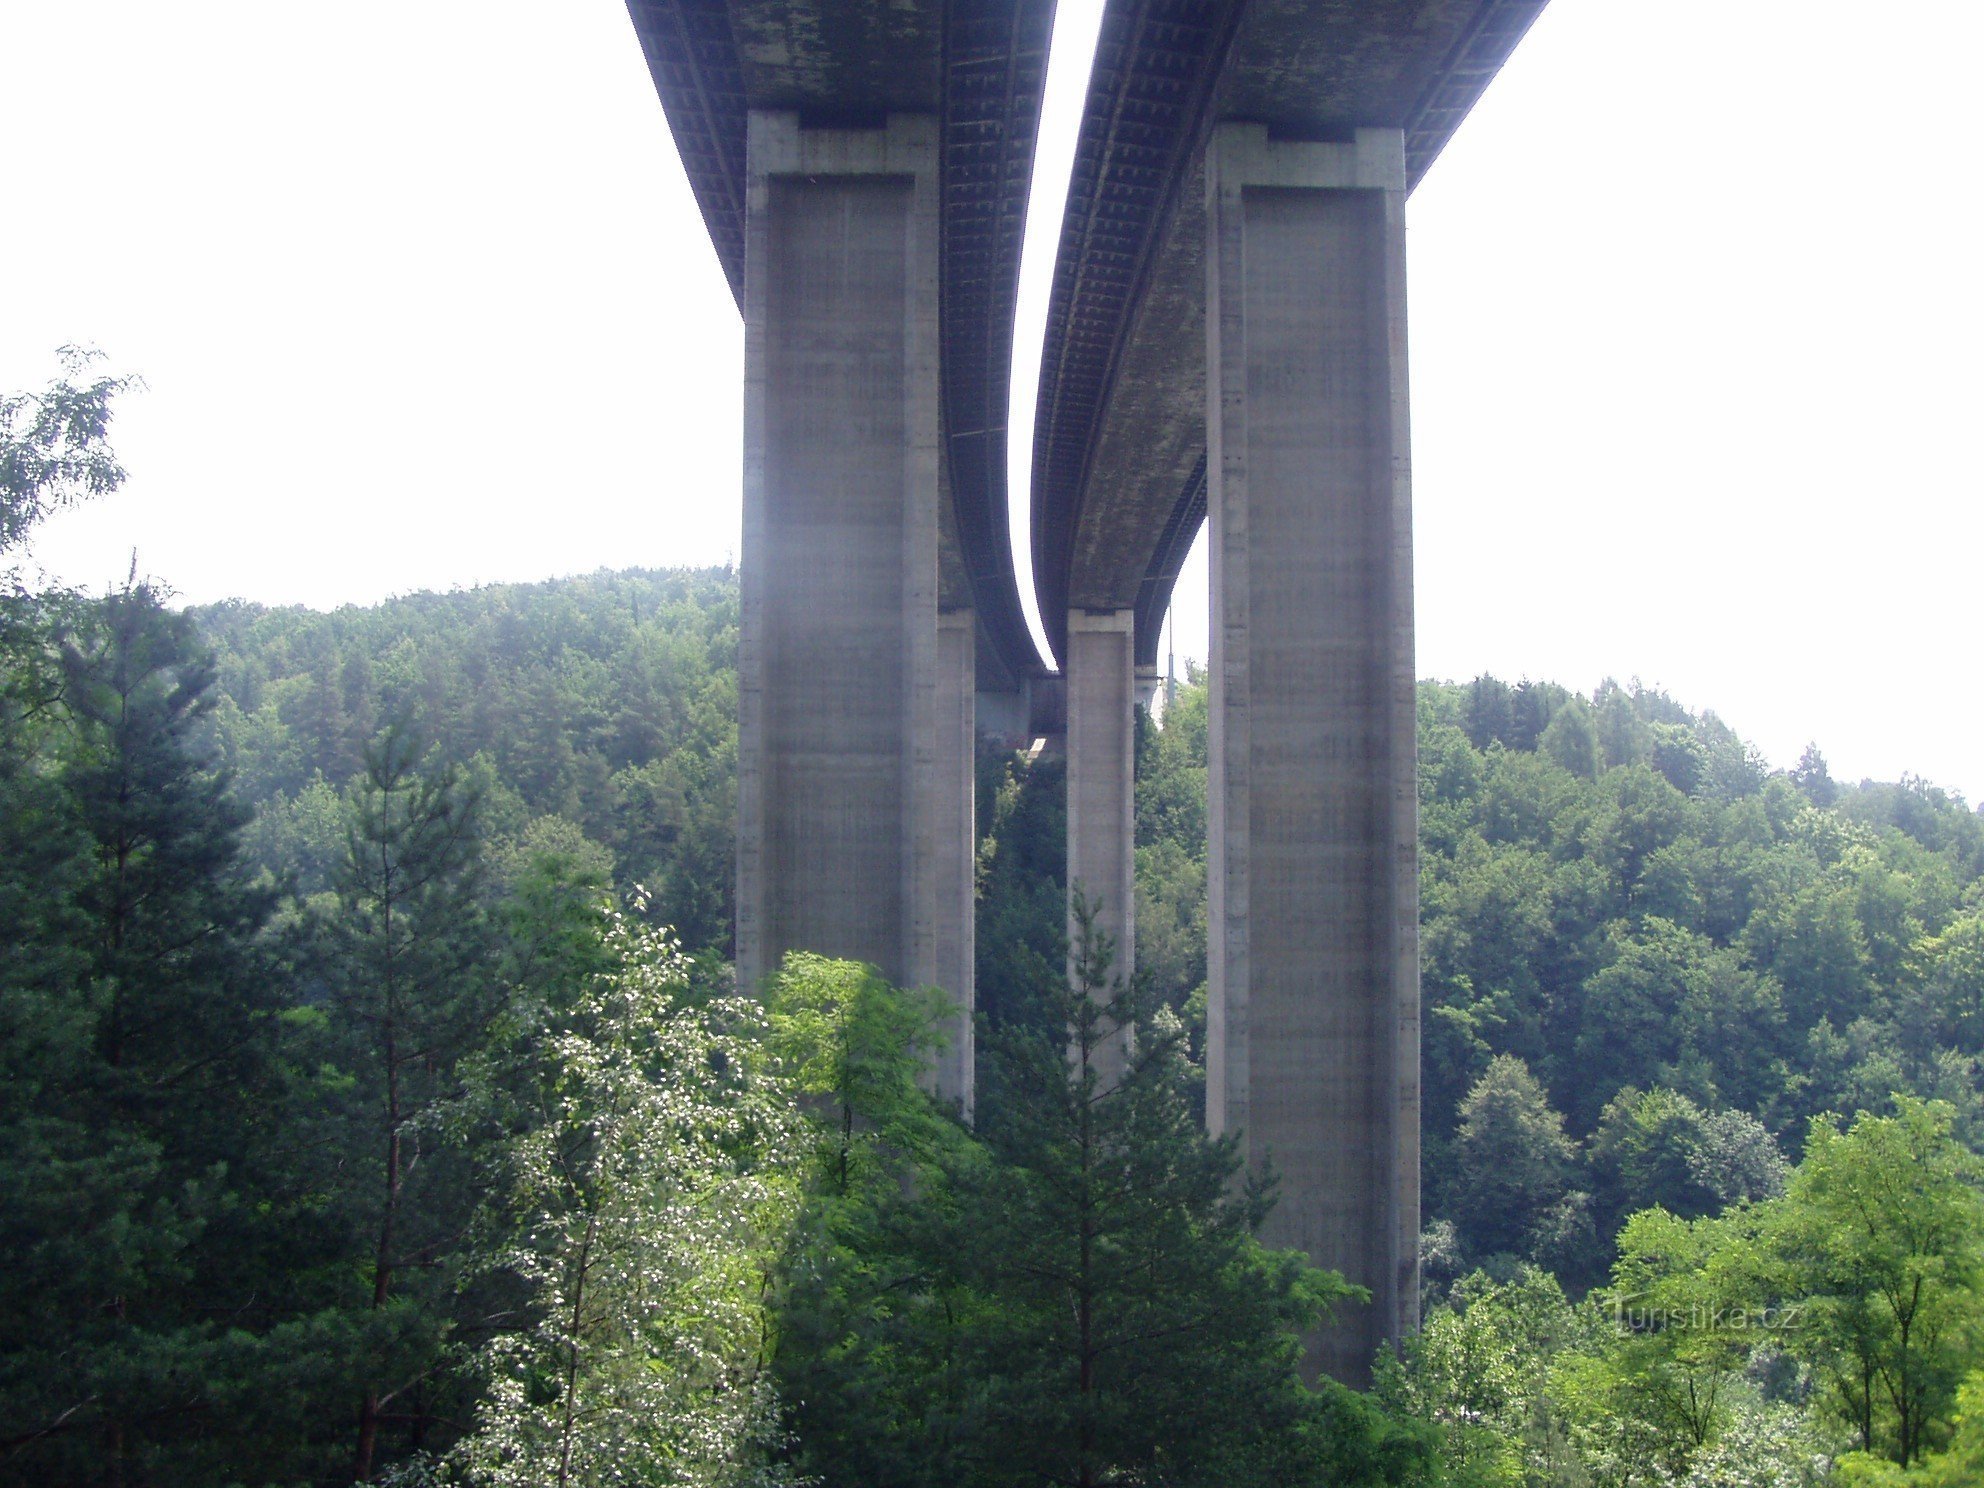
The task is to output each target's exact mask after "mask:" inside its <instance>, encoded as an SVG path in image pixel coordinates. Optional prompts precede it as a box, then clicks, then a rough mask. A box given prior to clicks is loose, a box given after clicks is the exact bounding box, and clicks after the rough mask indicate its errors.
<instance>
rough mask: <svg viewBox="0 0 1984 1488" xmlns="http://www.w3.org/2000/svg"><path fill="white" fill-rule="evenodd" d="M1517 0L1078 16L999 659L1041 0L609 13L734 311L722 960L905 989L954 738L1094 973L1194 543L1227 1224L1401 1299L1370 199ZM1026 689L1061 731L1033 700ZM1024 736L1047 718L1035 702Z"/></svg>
mask: <svg viewBox="0 0 1984 1488" xmlns="http://www.w3.org/2000/svg"><path fill="white" fill-rule="evenodd" d="M1542 3H1543V0H1108V4H1107V6H1106V9H1105V11H1104V15H1103V20H1102V29H1101V36H1100V41H1099V44H1098V48H1097V53H1096V59H1095V63H1094V66H1093V69H1092V72H1091V75H1090V79H1089V87H1088V92H1087V97H1086V100H1085V104H1084V110H1083V117H1082V122H1081V126H1080V134H1079V139H1078V143H1077V152H1076V162H1075V170H1074V175H1073V180H1072V183H1071V186H1070V190H1069V196H1068V202H1067V209H1066V216H1065V218H1064V221H1063V227H1062V232H1061V241H1060V245H1059V253H1058V257H1057V262H1056V267H1055V276H1054V284H1053V292H1052V299H1051V304H1050V308H1049V318H1048V328H1047V344H1046V354H1045V356H1044V358H1043V363H1042V375H1041V384H1040V390H1039V402H1038V411H1037V420H1036V437H1035V447H1034V456H1033V471H1032V498H1031V499H1032V510H1031V517H1032V533H1033V539H1032V541H1033V552H1032V558H1033V570H1034V582H1035V591H1036V597H1037V600H1038V603H1039V607H1040V612H1041V615H1042V617H1043V619H1044V622H1045V625H1046V629H1047V633H1048V636H1049V640H1050V644H1051V646H1052V648H1053V651H1054V660H1055V661H1056V662H1058V663H1059V669H1060V670H1059V674H1058V685H1057V683H1056V682H1055V680H1053V674H1051V673H1050V672H1049V670H1048V668H1047V666H1046V665H1045V664H1044V660H1043V658H1041V657H1040V656H1039V655H1038V654H1037V652H1036V651H1035V648H1034V646H1033V643H1032V640H1031V639H1030V636H1029V634H1028V630H1027V627H1026V623H1025V618H1024V611H1023V609H1022V606H1021V602H1020V595H1019V590H1018V585H1017V582H1016V579H1015V575H1014V570H1013V564H1012V561H1011V555H1010V552H1009V546H1008V538H1007V532H1008V524H1007V506H1008V490H1007V471H1006V466H1005V461H1006V411H1007V407H1008V403H1009V401H1010V393H1011V389H1010V388H1009V385H1008V384H1009V367H1010V364H1011V351H1012V336H1013V315H1014V307H1015V302H1016V298H1017V287H1018V275H1019V257H1020V246H1021V239H1022V234H1023V228H1024V222H1025V214H1026V204H1027V192H1028V186H1029V183H1030V177H1031V169H1032V161H1033V148H1034V140H1035V133H1036V130H1037V127H1038V122H1039V117H1040V104H1041V94H1042V88H1043V84H1044V81H1045V74H1046V60H1047V44H1048V38H1049V33H1050V29H1051V20H1052V7H1051V3H1049V0H890V3H887V4H883V3H880V0H629V5H628V8H629V12H630V14H631V15H632V18H633V21H634V26H635V30H636V33H637V35H638V36H639V38H640V41H641V45H642V47H643V49H644V52H645V54H646V56H647V60H648V64H649V67H650V70H651V71H652V73H653V75H654V79H655V84H656V88H657V91H658V92H659V94H660V98H661V103H662V107H663V109H664V111H665V112H666V114H667V117H668V121H669V124H670V127H671V130H672V131H673V133H674V137H675V141H676V145H677V148H678V150H679V152H680V154H681V157H682V161H683V164H684V166H685V168H686V169H687V172H688V176H689V181H690V184H691V187H692V189H693V190H694V192H695V195H696V199H697V202H698V204H699V206H700V207H701V210H702V213H703V217H704V221H705V223H706V225H707V227H708V230H709V234H710V239H711V242H712V244H713V245H714V247H715V249H716V251H717V255H718V258H719V260H720V261H721V262H722V264H723V268H724V272H725V274H726V276H727V277H728V279H729V282H730V286H731V290H732V292H733V294H734V295H735V296H736V297H737V300H738V305H739V309H740V310H741V312H742V314H743V317H744V324H745V384H746V386H745V460H744V541H743V549H742V553H741V563H740V566H741V583H742V602H743V611H742V636H741V648H740V661H739V673H740V677H739V683H740V699H739V708H740V719H739V725H740V727H739V748H740V758H739V823H738V912H737V913H738V923H737V933H738V946H737V969H738V975H739V977H740V979H741V981H742V984H743V985H746V986H755V985H757V984H759V982H760V981H761V979H762V978H763V976H764V975H765V974H766V973H767V972H768V971H769V970H770V969H772V968H774V967H776V965H777V964H778V961H779V959H780V958H781V957H782V956H783V954H784V953H785V952H786V951H787V950H791V949H802V948H803V949H808V950H816V951H821V952H824V953H826V954H830V955H836V956H846V957H851V958H855V959H859V960H863V961H867V962H870V963H873V964H874V965H876V966H878V967H880V968H882V969H883V970H884V971H885V972H886V973H887V974H888V975H890V976H891V977H893V978H895V979H897V980H899V981H903V982H906V983H912V984H922V985H934V986H939V987H943V988H944V989H946V990H947V991H949V992H950V993H951V994H952V996H953V999H954V1005H955V1007H956V1009H957V1014H956V1019H955V1026H954V1028H953V1029H952V1030H951V1032H952V1039H951V1043H950V1046H949V1048H948V1049H947V1051H946V1053H945V1055H944V1057H943V1063H942V1065H941V1067H940V1068H939V1069H938V1071H937V1072H936V1075H935V1079H936V1084H937V1088H938V1090H939V1093H940V1094H943V1095H945V1096H947V1097H950V1098H952V1099H955V1100H957V1101H958V1102H960V1103H961V1104H962V1106H963V1107H964V1109H965V1110H966V1112H967V1114H968V1113H969V1109H970V1105H971V1099H972V1090H973V1084H974V1075H973V1063H972V1050H971V1008H972V983H973V968H972V935H973V910H972V898H973V864H974V858H975V851H974V849H975V843H976V831H975V824H974V822H973V820H972V801H973V789H972V756H973V750H974V744H975V739H976V737H977V734H978V733H979V732H980V730H981V729H983V728H984V727H986V726H987V725H988V723H990V722H991V721H992V720H994V719H998V720H1002V721H1003V722H1002V723H1001V724H1000V726H1001V727H1003V728H1005V729H1006V730H1007V731H1016V732H1021V733H1027V734H1030V733H1031V732H1033V731H1034V730H1036V729H1039V730H1042V731H1046V730H1049V729H1052V730H1053V731H1054V732H1057V733H1062V734H1063V735H1064V739H1065V748H1066V753H1067V761H1068V823H1069V843H1068V868H1069V878H1070V883H1071V884H1080V885H1081V886H1083V887H1084V889H1085V890H1086V892H1087V893H1088V894H1089V896H1090V898H1091V899H1094V900H1099V901H1100V904H1101V906H1102V915H1101V918H1102V922H1103V924H1104V927H1105V928H1106V929H1108V930H1109V931H1110V932H1111V933H1112V934H1114V935H1115V936H1116V937H1117V939H1118V942H1119V946H1120V947H1121V952H1122V954H1121V958H1120V959H1121V963H1122V965H1123V967H1124V969H1125V970H1126V971H1127V970H1128V968H1129V966H1130V964H1131V962H1132V958H1133V955H1134V929H1135V926H1134V902H1135V895H1134V881H1133V876H1132V847H1133V842H1132V820H1133V812H1132V801H1131V792H1132V778H1133V759H1132V745H1133V741H1134V736H1135V730H1134V709H1135V706H1136V700H1137V695H1138V689H1139V681H1140V674H1141V676H1142V678H1143V679H1145V680H1148V679H1149V678H1150V677H1152V676H1154V669H1155V661H1156V645H1157V635H1158V630H1159V627H1160V625H1161V622H1162V619H1163V615H1164V612H1165V609H1166V608H1167V606H1168V604H1169V602H1170V595H1171V590H1172V586H1173V583H1174V581H1175V580H1176V578H1177V575H1178V571H1179V567H1180V565H1181V564H1182V562H1183V560H1184V557H1185V555H1186V553H1187V551H1188V550H1189V549H1190V547H1191V545H1192V543H1193V541H1194V539H1195V538H1196V536H1197V533H1198V531H1199V529H1200V527H1201V526H1202V525H1203V524H1205V523H1206V522H1208V520H1209V521H1210V524H1211V536H1212V554H1213V574H1212V588H1213V607H1214V624H1213V631H1212V635H1213V642H1212V658H1211V661H1212V688H1213V696H1212V737H1211V760H1210V765H1211V769H1210V780H1211V784H1210V787H1209V794H1210V800H1209V803H1208V805H1209V815H1210V841H1209V844H1208V889H1209V898H1210V902H1209V940H1210V944H1209V952H1210V955H1209V976H1210V986H1209V993H1210V1003H1209V1017H1208V1071H1207V1086H1208V1095H1207V1107H1208V1117H1207V1119H1208V1124H1209V1126H1210V1127H1211V1128H1212V1129H1213V1130H1215V1131H1226V1130H1231V1131H1235V1132H1238V1133H1240V1134H1241V1135H1242V1140H1243V1144H1244V1147H1245V1150H1246V1153H1247V1156H1248V1160H1249V1162H1250V1163H1252V1164H1255V1165H1258V1164H1260V1163H1263V1162H1266V1161H1268V1160H1270V1159H1271V1160H1272V1162H1273V1164H1274V1166H1275V1167H1276V1169H1277V1170H1278V1172H1279V1174H1280V1177H1281V1200H1280V1203H1279V1204H1278V1206H1277V1208H1276V1210H1275V1213H1274V1216H1273V1217H1272V1219H1271V1220H1270V1222H1269V1228H1268V1231H1267V1233H1266V1235H1265V1236H1264V1238H1265V1239H1267V1240H1268V1242H1269V1243H1271V1244H1279V1245H1294V1246H1298V1247H1300V1248H1301V1249H1303V1250H1304V1251H1306V1252H1307V1253H1308V1254H1309V1255H1310V1256H1311V1257H1312V1258H1314V1259H1315V1260H1316V1262H1317V1263H1318V1264H1322V1265H1327V1266H1332V1267H1335V1268H1337V1269H1339V1270H1341V1271H1343V1272H1344V1273H1345V1275H1347V1276H1348V1277H1349V1278H1350V1279H1351V1280H1352V1281H1355V1282H1357V1283H1359V1284H1361V1285H1363V1286H1366V1287H1368V1288H1370V1290H1371V1293H1372V1298H1373V1300H1372V1304H1371V1305H1370V1306H1369V1307H1368V1308H1361V1309H1353V1310H1352V1313H1353V1315H1349V1316H1346V1317H1345V1318H1344V1319H1343V1320H1342V1321H1341V1322H1340V1324H1339V1325H1338V1326H1336V1327H1335V1328H1333V1329H1331V1330H1329V1331H1328V1333H1327V1335H1326V1336H1325V1337H1324V1338H1322V1339H1321V1340H1319V1341H1318V1343H1317V1345H1316V1347H1315V1350H1314V1354H1313V1358H1314V1362H1315V1363H1317V1364H1318V1365H1319V1366H1320V1367H1321V1368H1323V1369H1325V1370H1327V1371H1328V1372H1329V1373H1331V1374H1333V1375H1335V1376H1336V1377H1338V1378H1341V1379H1344V1380H1346V1381H1349V1382H1352V1383H1362V1382H1364V1381H1365V1380H1366V1379H1367V1378H1368V1374H1369V1367H1370V1361H1371V1359H1372V1357H1373V1355H1374V1352H1375V1350H1376V1348H1377V1346H1378V1345H1379V1344H1380V1343H1381V1342H1383V1341H1384V1340H1387V1339H1393V1338H1396V1337H1398V1336H1400V1335H1401V1334H1402V1333H1404V1332H1406V1331H1408V1330H1410V1329H1411V1328H1412V1327H1413V1326H1414V1324H1415V1322H1416V1315H1417V1291H1418V1288H1417V1243H1418V1228H1419V1203H1418V1196H1419V1166H1418V1159H1419V1123H1418V1001H1419V997H1418V967H1417V933H1418V932H1417V919H1418V907H1417V868H1416V833H1417V803H1416V784H1415V776H1414V700H1413V689H1414V673H1413V643H1412V594H1411V551H1412V531H1411V510H1410V470H1409V445H1408V436H1407V406H1406V403H1407V399H1406V374H1405V322H1404V313H1405V300H1404V295H1405V269H1404V228H1403V209H1404V201H1405V197H1406V194H1407V192H1408V191H1409V190H1410V189H1411V187H1412V186H1413V185H1414V184H1416V182H1417V181H1418V179H1419V178H1420V177H1421V176H1422V175H1423V174H1424V173H1425V171H1426V169H1427V167H1428V166H1429V165H1430V164H1431V163H1432V161H1433V160H1434V158H1435V157H1436V156H1437V155H1438V153H1439V151H1440V149H1441V147H1442V146H1443V145H1444V144H1445V142H1446V140H1447V139H1448V137H1449V136H1450V135H1451V134H1452V132H1453V131H1454V129H1455V128H1456V127H1457V126H1458V125H1459V123H1460V121H1461V120H1462V118H1463V117H1464V116H1465V115H1466V113H1467V111H1468V109H1469V108H1470V107H1472V105H1473V103H1474V102H1475V100H1476V99H1477V98H1478V97H1479V96H1480V93H1481V91H1482V90H1483V89H1484V88H1485V87H1486V86H1487V84H1488V82H1489V81H1490V80H1491V79H1492V78H1493V77H1494V75H1495V73H1496V71H1497V70H1498V69H1499V67H1500V66H1501V64H1502V62H1503V60H1504V59H1505V58H1506V57H1507V56H1508V54H1509V52H1510V50H1511V49H1512V48H1513V47H1514V46H1515V44H1516V42H1517V41H1518V40H1520V38H1521V36H1522V34H1523V33H1524V31H1525V30H1526V29H1527V28H1528V26H1529V24H1530V22H1531V21H1532V20H1533V19H1534V18H1535V16H1536V14H1537V12H1538V11H1539V10H1540V9H1541V7H1542ZM1063 710H1064V711H1063ZM1049 713H1052V714H1053V715H1054V716H1053V717H1052V719H1051V721H1050V720H1049V719H1048V717H1047V716H1046V715H1048V714H1049Z"/></svg>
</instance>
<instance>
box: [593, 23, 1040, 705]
mask: <svg viewBox="0 0 1984 1488" xmlns="http://www.w3.org/2000/svg"><path fill="white" fill-rule="evenodd" d="M628 12H629V14H630V16H631V17H632V19H633V23H634V29H635V32H636V34H637V35H638V36H639V38H640V42H641V46H642V50H643V52H644V53H645V55H646V57H647V61H648V68H649V71H650V73H651V74H652V75H653V77H654V81H655V88H656V91H657V92H658V93H659V94H660V97H661V103H662V108H663V111H664V112H665V113H666V115H667V117H668V123H669V128H670V130H671V132H672V133H673V135H674V138H675V144H676V149H677V151H678V152H679V153H680V155H681V158H682V164H683V167H684V169H685V170H686V171H687V173H688V177H689V184H690V187H691V189H692V190H693V191H694V193H695V196H696V202H697V205H698V206H699V207H700V208H701V210H702V214H703V221H704V225H705V226H706V228H707V229H708V231H709V235H710V242H711V245H712V246H713V247H714V248H715V250H716V254H717V259H718V262H719V263H720V264H721V265H722V267H723V272H724V276H725V278H726V279H727V280H728V282H729V284H730V289H731V293H732V295H733V297H735V298H736V299H737V300H738V303H739V304H740V305H741V304H742V303H743V292H744V182H745V158H744V150H745V138H746V133H747V128H748V123H749V115H750V111H751V110H752V109H790V110H795V111H797V112H798V113H799V114H800V116H801V119H802V121H803V122H806V123H815V124H829V125H835V126H840V127H859V126H863V125H876V126H879V125H880V124H881V123H882V122H883V120H884V118H885V117H886V115H887V114H888V113H889V112H891V111H900V112H921V113H932V114H935V115H936V116H937V117H938V119H939V123H940V129H941V134H940V139H941V150H942V164H941V176H942V183H941V190H940V211H941V226H940V235H941V252H940V270H939V274H940V287H939V292H940V304H941V311H940V314H941V320H942V333H941V334H942V346H943V358H944V366H943V376H942V381H943V391H944V421H945V426H946V427H945V445H946V467H947V476H948V484H949V488H950V491H951V498H952V499H951V504H950V509H949V510H948V511H946V512H945V513H944V521H943V543H942V548H941V552H940V558H939V564H940V584H941V602H942V604H943V606H944V608H946V609H966V608H970V609H973V610H975V611H976V613H977V617H978V625H979V630H980V633H981V636H982V639H983V644H981V645H979V646H978V647H977V653H978V656H979V666H980V670H981V679H982V681H983V682H984V683H985V685H989V686H999V687H1003V686H1009V685H1011V683H1012V681H1013V679H1015V678H1017V677H1019V676H1023V675H1026V674H1029V673H1032V672H1035V671H1037V670H1038V669H1039V657H1038V656H1037V654H1036V653H1035V651H1034V647H1033V642H1032V640H1031V638H1030V637H1029V635H1028V633H1027V628H1026V621H1025V618H1024V614H1023V612H1022V610H1021V608H1020V599H1019V588H1018V585H1017V582H1016V580H1015V578H1014V575H1013V565H1012V553H1011V546H1010V544H1009V542H1008V539H1007V518H1006V512H1007V490H1006V408H1007V403H1008V399H1009V382H1010V369H1011V363H1012V325H1013V310H1014V304H1015V301H1016V298H1017V294H1018V284H1019V256H1020V244H1021V240H1022V237H1023V233H1024V227H1025V221H1026V203H1027V190H1028V186H1029V184H1030V181H1031V173H1032V162H1033V148H1034V136H1035V132H1036V130H1037V127H1038V124H1039V117H1040V90H1041V85H1042V82H1043V80H1044V77H1045V73H1046V65H1047V42H1048V36H1049V30H1050V27H1051V24H1052V17H1053V8H1052V4H1051V0H949V3H948V4H946V3H944V0H915V3H912V4H908V5H900V4H885V3H882V0H628Z"/></svg>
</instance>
